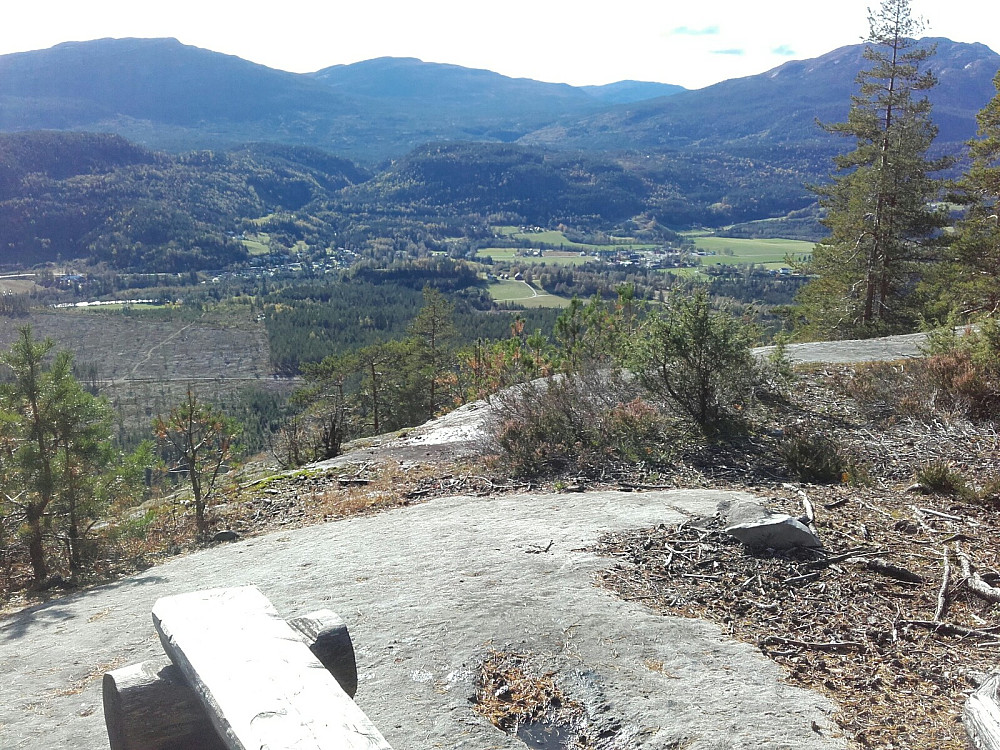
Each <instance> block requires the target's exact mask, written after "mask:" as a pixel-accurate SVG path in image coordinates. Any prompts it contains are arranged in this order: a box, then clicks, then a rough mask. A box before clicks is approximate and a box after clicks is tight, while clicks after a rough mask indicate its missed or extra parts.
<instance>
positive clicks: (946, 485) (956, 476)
mask: <svg viewBox="0 0 1000 750" xmlns="http://www.w3.org/2000/svg"><path fill="white" fill-rule="evenodd" d="M914 479H916V481H917V483H918V484H919V485H920V486H921V487H923V488H924V489H925V490H926V491H927V492H930V493H932V494H934V495H949V496H951V497H968V496H969V495H971V490H970V489H969V485H968V484H967V483H966V481H965V478H964V477H963V476H962V475H961V473H960V472H958V471H956V470H955V469H953V468H952V467H951V466H950V465H949V464H948V463H947V462H945V461H930V462H928V463H926V464H924V465H923V466H921V467H920V468H919V469H917V472H916V475H915V476H914Z"/></svg>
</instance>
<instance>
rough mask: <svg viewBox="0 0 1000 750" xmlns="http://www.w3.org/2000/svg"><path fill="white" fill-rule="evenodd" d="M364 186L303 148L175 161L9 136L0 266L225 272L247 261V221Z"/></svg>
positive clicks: (94, 139) (91, 142) (67, 140)
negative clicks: (99, 265) (102, 265)
mask: <svg viewBox="0 0 1000 750" xmlns="http://www.w3.org/2000/svg"><path fill="white" fill-rule="evenodd" d="M366 176H367V175H366V174H365V173H364V172H363V171H361V170H359V169H358V168H357V167H356V166H355V165H353V164H351V163H350V162H347V161H345V160H343V159H338V158H336V157H332V156H330V155H329V154H324V153H322V152H318V151H315V150H313V149H308V148H302V147H298V148H295V147H288V146H273V145H267V146H264V145H260V146H247V147H244V148H242V149H239V150H237V151H233V152H229V153H215V152H210V151H203V152H193V153H188V154H183V155H179V156H173V155H167V154H164V153H154V152H151V151H148V150H146V149H143V148H140V147H138V146H136V145H134V144H132V143H129V142H128V141H126V140H124V139H123V138H121V137H120V136H115V135H95V134H75V133H53V132H39V133H19V134H9V135H0V264H5V265H10V264H32V263H39V262H43V261H52V260H56V259H60V258H61V259H64V260H66V259H72V258H87V259H89V260H90V261H92V262H106V263H108V264H109V265H110V266H112V267H114V268H127V269H133V270H140V271H154V270H155V271H159V272H166V271H172V272H181V271H188V270H192V269H203V268H223V267H227V266H230V265H232V264H234V263H240V262H244V261H246V260H247V257H248V256H247V249H246V247H245V246H244V245H243V244H242V243H241V242H239V241H238V240H237V239H236V238H235V236H236V234H237V233H238V232H239V231H240V225H241V224H240V223H241V221H243V220H246V219H253V218H257V217H260V216H264V215H267V214H269V213H271V212H273V211H280V210H297V209H299V208H301V207H302V206H304V205H306V204H307V203H309V202H310V201H313V200H315V199H317V198H318V197H321V196H326V195H329V194H331V193H333V192H335V191H337V190H339V189H341V188H343V187H345V186H347V185H350V184H352V183H354V182H357V181H360V180H363V179H365V178H366Z"/></svg>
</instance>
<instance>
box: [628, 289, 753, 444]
mask: <svg viewBox="0 0 1000 750" xmlns="http://www.w3.org/2000/svg"><path fill="white" fill-rule="evenodd" d="M757 336H758V330H757V328H756V327H755V326H752V325H750V324H747V323H744V322H743V321H740V320H739V319H737V318H735V317H734V316H732V315H730V314H728V313H726V312H716V311H713V310H712V308H711V304H710V302H709V299H708V295H707V293H706V292H705V291H704V290H701V291H699V292H697V293H696V294H695V295H694V296H682V295H680V294H674V295H672V296H671V298H670V302H669V305H668V306H667V307H666V309H665V310H663V311H661V312H659V313H658V314H656V315H653V316H651V317H650V318H649V319H648V320H647V322H646V325H645V326H644V327H643V330H642V332H641V334H640V336H639V339H638V341H637V342H636V343H635V344H634V345H633V348H632V351H631V355H630V357H629V366H630V367H631V369H632V370H633V372H635V373H636V375H637V376H638V378H639V380H640V382H641V383H642V384H643V386H645V387H646V388H647V389H648V390H649V391H650V392H651V393H653V394H655V395H656V396H657V397H659V398H662V399H664V400H665V401H666V402H667V403H670V404H671V405H673V406H674V407H675V408H677V409H678V410H679V411H680V413H681V414H682V415H683V416H684V417H685V418H687V419H689V420H690V421H692V422H693V423H694V424H695V425H696V426H697V427H698V429H699V430H700V431H701V432H702V434H704V435H705V436H706V437H716V436H718V435H720V434H723V433H725V432H728V431H731V430H734V429H738V428H739V427H741V426H742V425H743V423H744V420H745V416H746V409H747V407H748V406H749V405H750V404H751V403H752V402H753V401H754V400H755V398H756V396H757V392H758V391H759V390H762V389H764V388H766V382H767V377H766V375H765V373H764V371H763V369H762V368H761V367H760V365H759V364H758V362H757V359H756V358H755V357H754V355H753V353H752V351H751V347H752V346H753V344H754V343H755V341H756V338H757Z"/></svg>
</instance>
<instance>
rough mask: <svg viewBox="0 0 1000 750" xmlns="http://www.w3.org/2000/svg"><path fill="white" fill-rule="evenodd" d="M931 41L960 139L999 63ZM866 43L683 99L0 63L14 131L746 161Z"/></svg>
mask: <svg viewBox="0 0 1000 750" xmlns="http://www.w3.org/2000/svg"><path fill="white" fill-rule="evenodd" d="M927 41H928V42H936V43H937V45H938V54H937V56H936V57H934V58H933V59H932V61H931V66H932V67H933V69H935V70H936V71H937V72H938V75H939V78H940V81H941V84H940V85H939V86H938V87H937V88H936V89H935V90H934V91H933V92H932V97H931V98H932V101H933V102H934V105H935V110H934V118H935V121H936V122H937V123H938V125H939V126H940V129H941V135H940V138H939V140H940V141H941V142H943V143H952V144H954V143H959V142H961V141H964V140H967V139H968V138H970V137H971V136H972V135H973V134H974V132H975V113H976V112H977V111H978V110H979V109H980V108H982V106H983V105H984V104H985V103H986V101H988V100H989V98H990V96H991V95H992V93H993V87H992V77H993V75H994V73H995V72H996V71H997V69H998V68H1000V55H997V54H996V53H995V52H993V51H992V50H990V49H989V48H988V47H986V46H985V45H982V44H961V43H956V42H952V41H950V40H947V39H936V40H934V39H932V40H927ZM863 47H864V45H861V44H857V45H851V46H847V47H842V48H840V49H837V50H834V51H832V52H830V53H828V54H826V55H823V56H820V57H817V58H814V59H811V60H796V61H790V62H787V63H785V64H784V65H781V66H780V67H777V68H774V69H773V70H770V71H767V72H765V73H761V74H759V75H756V76H748V77H745V78H737V79H732V80H728V81H723V82H721V83H718V84H715V85H713V86H708V87H706V88H703V89H698V90H685V89H683V88H682V87H679V86H671V85H669V84H660V83H650V82H637V81H619V82H617V83H613V84H608V85H606V86H580V87H575V86H570V85H568V84H560V83H544V82H540V81H534V80H531V79H524V78H509V77H507V76H503V75H500V74H498V73H494V72H491V71H488V70H478V69H470V68H464V67H461V66H458V65H448V64H441V63H426V62H422V61H420V60H417V59H414V58H394V57H383V58H377V59H374V60H367V61H364V62H359V63H354V64H351V65H335V66H332V67H329V68H324V69H323V70H319V71H316V72H315V73H309V74H296V73H287V72H284V71H279V70H273V69H271V68H267V67H265V66H263V65H258V64H256V63H251V62H248V61H246V60H243V59H241V58H238V57H234V56H231V55H224V54H220V53H217V52H211V51H209V50H204V49H200V48H197V47H192V46H188V45H184V44H182V43H180V42H179V41H177V40H176V39H100V40H95V41H90V42H69V43H65V44H60V45H57V46H56V47H53V48H51V49H47V50H38V51H35V52H23V53H17V54H11V55H4V56H0V130H6V131H18V130H32V129H55V130H88V131H98V132H113V133H118V134H121V135H123V136H125V137H127V138H129V139H130V140H133V141H136V142H138V143H141V144H143V145H145V146H149V147H154V148H165V149H167V150H174V151H183V150H189V149H192V148H205V147H230V146H234V145H239V144H241V143H245V142H263V141H270V142H278V143H286V144H291V145H307V146H313V147H318V148H322V149H324V150H327V151H330V152H332V153H336V154H338V155H341V156H345V157H348V158H352V159H357V160H362V161H367V162H369V163H376V162H379V161H381V160H384V159H386V158H397V157H399V156H402V155H403V154H405V153H407V152H408V151H410V150H412V149H413V148H414V147H417V146H420V145H423V144H426V143H429V142H435V141H500V142H514V141H518V140H520V141H521V142H522V143H524V144H526V145H541V146H547V147H554V148H573V149H580V150H587V151H593V150H599V151H623V150H657V151H663V150H667V151H669V150H675V149H688V148H703V149H704V148H711V149H722V150H724V151H727V152H729V153H735V152H741V153H746V152H747V150H748V149H749V150H761V149H763V150H765V151H766V150H767V149H771V148H786V147H788V146H789V145H790V144H796V145H801V144H805V143H817V142H819V141H822V140H823V139H824V138H826V137H827V136H825V135H824V134H822V132H821V131H820V130H819V129H818V128H816V127H815V121H816V120H817V119H819V120H822V121H839V120H841V119H843V118H844V117H845V116H846V113H847V108H848V106H849V101H850V95H851V93H852V92H853V90H854V79H855V76H856V74H857V72H858V70H860V69H861V68H862V67H863V65H864V61H863V59H862V54H861V53H862V49H863Z"/></svg>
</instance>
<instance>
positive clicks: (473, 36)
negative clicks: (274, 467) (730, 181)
mask: <svg viewBox="0 0 1000 750" xmlns="http://www.w3.org/2000/svg"><path fill="white" fill-rule="evenodd" d="M877 2H878V0H873V1H872V2H869V0H826V2H811V1H810V0H757V1H756V2H751V1H750V0H715V1H714V2H704V1H702V2H698V0H503V2H502V3H497V2H493V3H485V2H481V1H480V2H477V1H476V0H353V1H352V2H346V0H325V1H324V2H316V0H268V1H267V2H262V1H261V0H237V1H233V0H170V2H154V1H151V0H146V1H145V2H143V1H139V2H137V1H136V0H89V1H88V2H80V0H28V1H27V2H17V0H7V2H5V3H4V4H5V5H6V7H5V8H4V21H3V23H2V24H0V54H6V53H10V52H23V51H28V50H35V49H44V48H47V47H51V46H53V45H55V44H59V43H60V42H66V41H83V40H88V39H100V38H103V37H175V38H177V39H179V40H180V41H181V42H183V43H185V44H190V45H194V46H196V47H203V48H206V49H210V50H214V51H216V52H224V53H227V54H231V55H237V56H239V57H242V58H244V59H247V60H251V61H253V62H256V63H261V64H263V65H267V66H269V67H272V68H278V69H280V70H287V71H292V72H297V73H306V72H311V71H314V70H319V69H321V68H325V67H328V66H330V65H336V64H344V63H353V62H358V61H361V60H368V59H371V58H375V57H383V56H394V57H417V58H420V59H421V60H424V61H426V62H438V63H452V64H455V65H462V66H464V67H470V68H485V69H488V70H493V71H495V72H497V73H502V74H503V75H507V76H512V77H524V78H534V79H536V80H540V81H549V82H561V83H570V84H573V85H591V84H604V83H611V82H613V81H619V80H629V79H631V80H643V81H660V82H663V83H673V84H679V85H681V86H685V87H686V88H692V89H693V88H701V87H703V86H707V85H709V84H712V83H715V82H717V81H721V80H725V79H728V78H739V77H742V76H747V75H754V74H756V73H762V72H764V71H766V70H770V69H771V68H774V67H777V66H778V65H780V64H782V63H784V62H788V61H789V60H801V59H807V58H811V57H817V56H819V55H822V54H824V53H826V52H829V51H831V50H834V49H836V48H838V47H842V46H844V45H848V44H856V43H858V42H860V41H861V40H862V38H863V37H864V36H865V35H866V34H867V32H868V20H867V19H868V11H867V9H868V7H869V6H871V5H877ZM911 8H912V13H913V15H914V16H921V17H923V18H925V19H926V21H927V22H928V25H927V29H926V31H925V35H926V36H942V37H948V38H949V39H952V40H954V41H958V42H981V43H983V44H986V45H987V46H989V47H990V48H991V49H993V50H994V51H995V52H998V53H1000V2H997V0H947V2H943V1H942V0H935V1H933V2H932V1H931V0H911Z"/></svg>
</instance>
